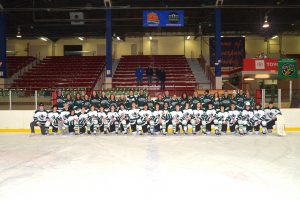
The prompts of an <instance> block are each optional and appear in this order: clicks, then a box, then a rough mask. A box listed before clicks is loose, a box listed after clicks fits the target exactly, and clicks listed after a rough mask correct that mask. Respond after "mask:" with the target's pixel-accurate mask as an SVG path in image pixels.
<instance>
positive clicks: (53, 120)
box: [48, 111, 60, 128]
mask: <svg viewBox="0 0 300 200" xmlns="http://www.w3.org/2000/svg"><path fill="white" fill-rule="evenodd" d="M59 115H60V112H58V111H56V112H53V111H50V112H49V113H48V119H49V120H50V122H51V123H52V125H53V126H54V127H56V128H57V125H58V120H59Z"/></svg>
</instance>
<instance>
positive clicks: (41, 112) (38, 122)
mask: <svg viewBox="0 0 300 200" xmlns="http://www.w3.org/2000/svg"><path fill="white" fill-rule="evenodd" d="M47 119H48V112H47V111H46V110H45V109H44V104H43V103H40V104H39V109H38V110H36V111H35V112H34V115H33V121H32V122H31V123H30V129H31V134H34V133H35V132H34V127H35V126H39V127H40V128H41V133H42V134H43V135H47V132H46V128H45V124H46V121H47Z"/></svg>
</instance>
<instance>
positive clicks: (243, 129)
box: [239, 102, 254, 135]
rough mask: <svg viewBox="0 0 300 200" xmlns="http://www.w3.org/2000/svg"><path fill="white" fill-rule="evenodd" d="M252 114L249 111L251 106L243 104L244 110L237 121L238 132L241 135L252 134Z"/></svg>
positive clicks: (247, 103) (251, 111)
mask: <svg viewBox="0 0 300 200" xmlns="http://www.w3.org/2000/svg"><path fill="white" fill-rule="evenodd" d="M253 117H254V113H253V110H252V109H251V105H250V103H249V102H246V103H245V109H244V110H243V111H242V113H241V115H240V120H239V127H240V129H239V132H240V134H241V135H244V134H247V133H249V135H251V134H252V130H253V125H254V119H253Z"/></svg>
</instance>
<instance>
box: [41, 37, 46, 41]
mask: <svg viewBox="0 0 300 200" xmlns="http://www.w3.org/2000/svg"><path fill="white" fill-rule="evenodd" d="M40 39H41V40H43V41H45V42H47V41H48V38H46V37H41V38H40Z"/></svg>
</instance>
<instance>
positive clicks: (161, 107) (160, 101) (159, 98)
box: [154, 94, 164, 109]
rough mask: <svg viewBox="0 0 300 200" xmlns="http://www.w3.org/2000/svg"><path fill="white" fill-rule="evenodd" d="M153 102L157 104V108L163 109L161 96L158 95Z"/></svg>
mask: <svg viewBox="0 0 300 200" xmlns="http://www.w3.org/2000/svg"><path fill="white" fill-rule="evenodd" d="M154 102H155V104H157V103H158V104H159V108H160V109H163V107H164V100H163V98H162V95H161V94H159V95H158V97H157V99H156V100H155V101H154Z"/></svg>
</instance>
